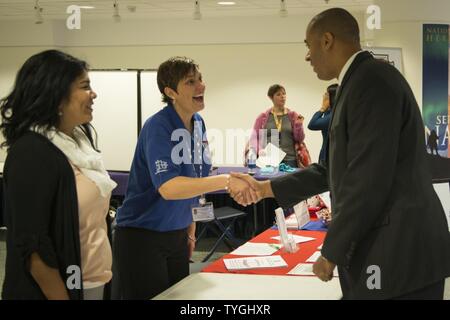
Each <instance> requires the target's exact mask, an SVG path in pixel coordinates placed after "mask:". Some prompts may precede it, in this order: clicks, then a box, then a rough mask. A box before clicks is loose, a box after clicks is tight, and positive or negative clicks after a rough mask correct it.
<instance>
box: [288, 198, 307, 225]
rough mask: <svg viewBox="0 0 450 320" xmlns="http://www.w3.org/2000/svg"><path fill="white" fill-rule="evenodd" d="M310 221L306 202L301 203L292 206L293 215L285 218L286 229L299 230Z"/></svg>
mask: <svg viewBox="0 0 450 320" xmlns="http://www.w3.org/2000/svg"><path fill="white" fill-rule="evenodd" d="M309 221H310V217H309V211H308V204H307V203H306V201H301V202H299V203H298V204H296V205H295V206H294V214H291V215H290V216H288V217H287V218H286V227H287V228H288V229H295V230H298V229H301V228H302V227H303V226H304V225H305V224H307V223H308V222H309Z"/></svg>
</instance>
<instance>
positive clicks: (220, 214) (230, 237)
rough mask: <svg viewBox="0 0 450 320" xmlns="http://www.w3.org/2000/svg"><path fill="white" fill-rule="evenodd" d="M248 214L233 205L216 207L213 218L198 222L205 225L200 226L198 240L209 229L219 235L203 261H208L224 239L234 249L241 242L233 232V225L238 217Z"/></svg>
mask: <svg viewBox="0 0 450 320" xmlns="http://www.w3.org/2000/svg"><path fill="white" fill-rule="evenodd" d="M246 214H247V213H246V212H243V211H240V210H238V209H234V208H231V207H221V208H214V219H213V220H209V221H198V222H197V224H198V225H204V226H203V228H201V229H200V228H199V231H200V232H199V233H198V236H197V241H199V240H200V239H201V238H202V237H203V236H204V235H205V234H206V231H207V230H210V231H211V232H213V233H214V234H216V235H217V236H218V237H219V238H218V239H217V240H216V242H215V243H214V245H213V247H212V248H211V250H210V251H209V253H208V254H207V255H206V257H205V258H203V260H202V262H206V261H208V259H209V258H211V256H212V255H213V254H214V252H215V251H216V250H217V247H218V246H219V244H220V243H221V242H222V241H223V242H224V243H225V244H226V245H227V247H228V248H229V249H230V250H234V249H236V248H237V247H238V246H239V242H238V240H237V239H236V237H235V236H234V234H233V233H232V231H231V227H232V226H233V224H234V222H235V221H236V219H237V218H239V217H242V216H245V215H246ZM225 220H228V221H227V223H225Z"/></svg>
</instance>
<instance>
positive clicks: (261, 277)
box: [154, 229, 342, 300]
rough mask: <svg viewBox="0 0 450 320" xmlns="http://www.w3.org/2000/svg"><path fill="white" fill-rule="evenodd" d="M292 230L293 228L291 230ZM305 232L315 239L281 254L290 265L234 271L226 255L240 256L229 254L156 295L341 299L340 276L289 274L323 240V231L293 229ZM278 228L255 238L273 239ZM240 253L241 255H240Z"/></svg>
mask: <svg viewBox="0 0 450 320" xmlns="http://www.w3.org/2000/svg"><path fill="white" fill-rule="evenodd" d="M290 232H291V231H290ZM292 233H294V234H297V235H302V236H310V237H314V238H315V240H312V241H309V242H304V243H301V244H299V250H298V251H297V252H295V253H285V252H283V251H282V250H279V251H278V252H276V253H274V254H280V255H281V256H282V257H283V259H284V260H285V261H286V262H287V264H288V267H287V268H271V269H251V270H240V271H233V272H230V271H228V270H227V269H226V268H225V265H224V263H223V259H227V258H236V257H238V256H235V255H231V254H228V255H225V256H224V257H222V259H219V260H217V261H215V262H213V263H211V264H210V265H208V266H207V267H206V268H204V269H203V272H200V273H194V274H191V275H190V276H188V277H187V278H185V279H183V280H181V281H180V282H178V283H177V284H175V285H174V286H172V287H170V288H169V289H167V290H166V291H164V292H162V293H160V294H159V295H158V296H156V297H155V298H154V299H155V300H165V299H175V300H184V299H186V300H309V299H312V300H318V299H320V300H331V299H340V298H341V297H342V291H341V288H340V285H339V279H338V278H337V277H334V278H333V279H332V280H331V281H328V282H322V281H321V280H319V279H318V278H317V277H315V276H294V275H286V274H287V272H289V271H290V270H291V269H292V268H293V267H295V266H296V265H297V264H298V263H301V262H305V261H306V259H308V258H309V257H310V256H311V255H312V254H313V253H314V252H315V251H317V247H318V246H319V245H321V244H322V243H323V240H324V238H325V232H323V231H303V230H298V231H293V232H292ZM275 235H278V231H277V230H271V229H269V230H266V231H264V232H263V233H261V234H260V235H258V236H257V237H255V238H254V239H252V240H251V241H252V242H269V243H270V242H273V243H276V242H277V241H276V240H274V239H270V238H271V237H272V236H275ZM239 257H240V256H239Z"/></svg>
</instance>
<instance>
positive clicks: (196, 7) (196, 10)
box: [192, 0, 202, 20]
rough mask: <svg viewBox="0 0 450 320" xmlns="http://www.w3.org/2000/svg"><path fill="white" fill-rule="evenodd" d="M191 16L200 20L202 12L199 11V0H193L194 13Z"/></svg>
mask: <svg viewBox="0 0 450 320" xmlns="http://www.w3.org/2000/svg"><path fill="white" fill-rule="evenodd" d="M192 17H193V18H194V20H201V18H202V13H201V12H200V1H199V0H195V3H194V14H193V15H192Z"/></svg>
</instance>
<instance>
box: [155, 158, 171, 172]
mask: <svg viewBox="0 0 450 320" xmlns="http://www.w3.org/2000/svg"><path fill="white" fill-rule="evenodd" d="M155 165H156V172H155V174H159V173H162V172H166V171H167V167H168V166H169V165H168V164H167V162H166V161H163V160H156V161H155Z"/></svg>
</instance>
